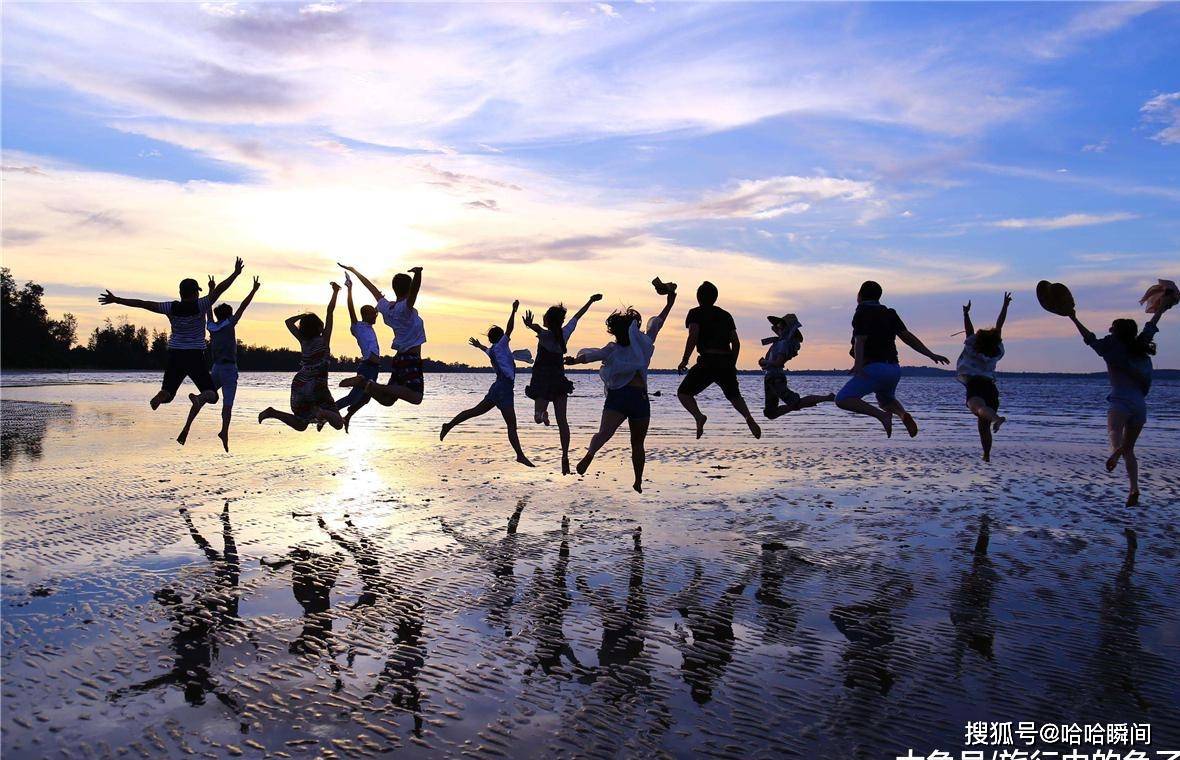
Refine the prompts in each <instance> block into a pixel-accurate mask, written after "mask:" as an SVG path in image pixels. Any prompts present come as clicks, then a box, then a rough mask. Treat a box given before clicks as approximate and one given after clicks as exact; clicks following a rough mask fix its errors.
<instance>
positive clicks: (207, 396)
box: [176, 391, 217, 446]
mask: <svg viewBox="0 0 1180 760" xmlns="http://www.w3.org/2000/svg"><path fill="white" fill-rule="evenodd" d="M188 400H189V401H191V402H192V407H191V408H190V409H189V410H188V419H187V420H185V421H184V427H183V428H181V429H180V435H178V436H176V442H177V443H179V444H180V445H181V446H183V445H184V444H185V442H186V441H188V431H189V428H191V427H192V426H193V420H195V419H196V418H197V414H199V413H200V411H201V409H202V408H203V407H204V406H205V404H212V403H215V402H216V401H217V391H204V392H202V393H190V394H188Z"/></svg>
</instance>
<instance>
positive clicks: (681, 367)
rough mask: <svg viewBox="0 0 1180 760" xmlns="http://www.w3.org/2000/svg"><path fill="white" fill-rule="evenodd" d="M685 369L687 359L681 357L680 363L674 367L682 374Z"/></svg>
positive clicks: (686, 367)
mask: <svg viewBox="0 0 1180 760" xmlns="http://www.w3.org/2000/svg"><path fill="white" fill-rule="evenodd" d="M686 369H688V359H681V360H680V365H679V366H677V367H676V371H677V372H679V373H680V374H682V375H683V374H684V371H685V370H686Z"/></svg>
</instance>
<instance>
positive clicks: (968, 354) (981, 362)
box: [955, 335, 1004, 384]
mask: <svg viewBox="0 0 1180 760" xmlns="http://www.w3.org/2000/svg"><path fill="white" fill-rule="evenodd" d="M1002 358H1004V342H1003V341H1000V352H999V353H998V354H996V355H995V356H988V355H987V354H982V353H980V352H979V351H976V350H975V336H974V335H968V336H967V339H966V340H964V341H963V353H961V354H959V360H958V361H957V362H955V375H956V378H955V379H957V380H958V381H959V382H960V383H963V384H966V383H967V379H968V378H971V377H986V378H987V379H988V380H995V379H996V365H997V364H999V362H1000V359H1002Z"/></svg>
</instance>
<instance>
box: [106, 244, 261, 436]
mask: <svg viewBox="0 0 1180 760" xmlns="http://www.w3.org/2000/svg"><path fill="white" fill-rule="evenodd" d="M244 267H245V264H244V263H243V262H242V260H241V259H240V258H238V259H237V260H235V261H234V271H233V272H232V273H231V274H230V275H229V277H226V278H225V279H224V280H222V281H221V284H220V285H217V286H215V287H211V288H210V291H209V295H207V296H203V297H202V296H201V295H200V293H201V286H200V285H199V284H198V283H197V281H196V280H194V279H192V278H191V277H189V278H186V279H183V280H181V281H180V288H179V290H180V300H179V301H143V300H140V299H138V298H122V297H120V296H116V295H115V294H114V293H112V292H111V291H109V290H108V291H106V292H105V293H102V294H101V295H99V297H98V302H99V303H100V304H102V305H104V306H108V305H110V304H117V305H119V306H129V307H131V308H133V309H144V310H146V311H153V312H156V313H157V314H163V315H164V316H166V317H168V324H169V325H170V326H171V331H170V332H169V334H168V359H167V364H166V365H165V368H164V380H163V383H161V385H160V390H159V392H158V393H156V395H155V396H153V397H152V399H151V401H150V402H149V403H150V404H151V407H152V409H153V410H155V409H159V408H160V404H168V403H171V402H172V399H174V398H176V391H178V390H180V385H181V383H183V382H184V379H185V378H186V377H187V378H189V379H190V380H192V381H193V385H195V386H197V390H198V391H200V395H201V398H202V399H203V403H206V404H210V403H214V402H216V401H217V391H216V390H215V389H214V386H213V378H212V377H211V376H210V374H209V366H208V365H207V364H206V363H205V312H206V310H207V309H208V308H209V304H211V303H212V302H214V301H216V300H217V299H218V298H221V295H222V293H224V292H225V291H226V290H229V287H230V286H231V285H233V283H234V280H236V279H237V278H238V275H240V274H241V273H242V269H243V268H244ZM178 442H179V443H181V444H183V443H184V441H183V440H179V439H178Z"/></svg>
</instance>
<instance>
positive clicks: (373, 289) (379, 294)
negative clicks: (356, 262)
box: [337, 262, 385, 301]
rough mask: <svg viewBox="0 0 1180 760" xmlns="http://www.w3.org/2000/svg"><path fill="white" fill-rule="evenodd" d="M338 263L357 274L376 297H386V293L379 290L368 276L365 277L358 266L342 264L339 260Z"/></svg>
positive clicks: (342, 267) (344, 268) (378, 298)
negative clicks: (358, 269)
mask: <svg viewBox="0 0 1180 760" xmlns="http://www.w3.org/2000/svg"><path fill="white" fill-rule="evenodd" d="M337 264H339V266H340V268H341V269H343V270H344V271H346V272H351V273H352V274H354V275H356V278H357V279H358V280H360V281H361V285H364V286H365V287H366V288H368V289H369V292H370V293H372V294H373V298H374V299H376V300H378V301H380V300H381V299H382V298H385V294H384V293H382V292H381V291H380V290H378V289H377V286H376V285H374V284H373V283H372V282H370V281H369V278H368V277H365V276H364V275H363V274H361V273H360V272H358V271H356V267H350V266H347V265H345V264H340V263H339V262H337Z"/></svg>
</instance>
